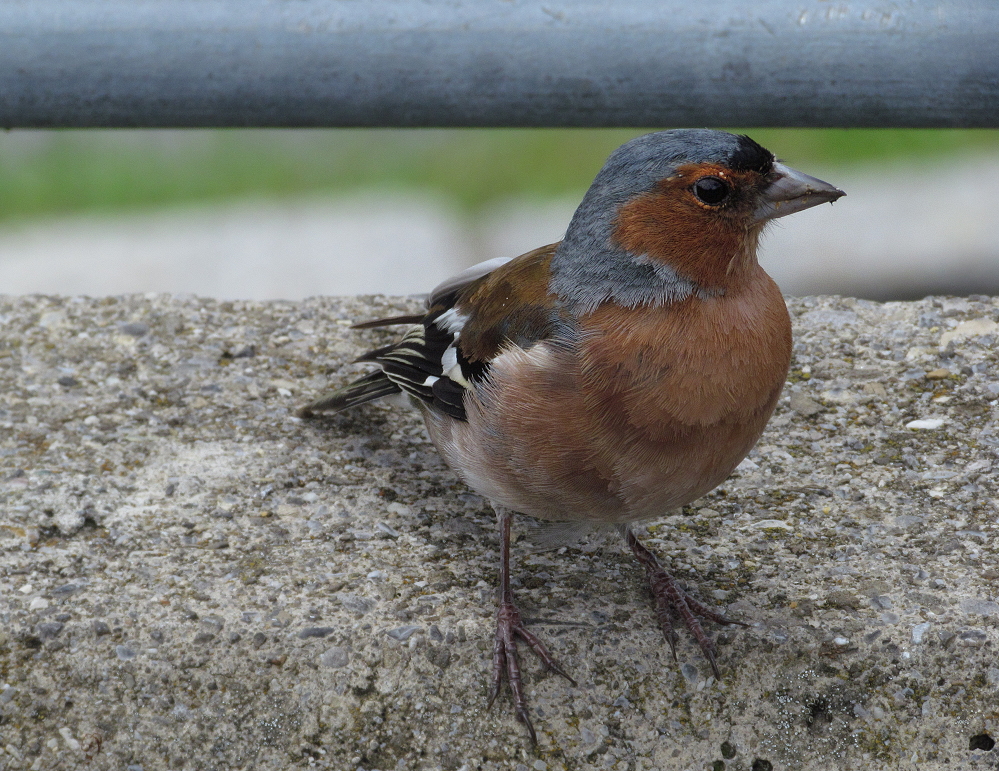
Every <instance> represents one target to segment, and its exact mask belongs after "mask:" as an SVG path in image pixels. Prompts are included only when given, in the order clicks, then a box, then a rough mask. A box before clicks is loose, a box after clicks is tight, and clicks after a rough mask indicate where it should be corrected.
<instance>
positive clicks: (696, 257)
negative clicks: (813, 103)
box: [553, 129, 844, 305]
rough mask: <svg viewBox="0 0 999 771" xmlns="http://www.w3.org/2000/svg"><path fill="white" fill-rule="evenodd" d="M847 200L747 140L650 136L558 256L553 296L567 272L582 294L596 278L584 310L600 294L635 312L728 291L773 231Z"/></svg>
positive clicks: (607, 177) (714, 134)
mask: <svg viewBox="0 0 999 771" xmlns="http://www.w3.org/2000/svg"><path fill="white" fill-rule="evenodd" d="M843 195H844V193H843V191H842V190H839V189H837V188H835V187H833V186H832V185H830V184H828V183H826V182H822V181H821V180H818V179H815V178H814V177H810V176H808V175H807V174H802V173H801V172H799V171H795V170H794V169H791V168H788V167H787V166H785V165H784V164H782V163H780V162H779V161H777V160H776V159H775V158H774V155H773V153H771V152H770V151H769V150H767V149H765V148H764V147H762V146H761V145H759V144H757V143H756V142H754V141H753V140H752V139H750V138H749V137H746V136H738V135H735V134H729V133H727V132H724V131H711V130H707V129H679V130H674V131H660V132H657V133H654V134H647V135H645V136H642V137H638V138H637V139H634V140H632V141H631V142H628V143H627V144H625V145H622V146H621V147H620V148H618V149H617V150H616V151H615V152H614V153H613V154H612V155H611V156H610V158H608V160H607V162H606V163H605V164H604V167H603V168H602V169H601V170H600V173H599V174H598V175H597V177H596V179H595V180H594V181H593V184H592V185H591V187H590V189H589V190H588V191H587V193H586V196H585V197H584V199H583V202H582V203H581V204H580V206H579V209H578V210H577V212H576V214H575V216H574V217H573V220H572V223H571V224H570V225H569V229H568V231H567V232H566V238H565V240H564V241H563V242H562V244H561V245H560V247H559V250H558V252H557V254H556V260H555V262H554V263H553V268H554V269H555V278H554V279H553V289H555V290H556V291H558V289H559V287H558V277H559V274H560V272H565V273H567V274H570V273H571V274H573V278H572V279H571V280H572V281H574V282H576V285H577V286H578V285H579V282H580V279H583V278H584V275H583V274H588V278H589V279H590V283H589V284H588V286H589V289H590V294H591V297H590V298H589V300H588V301H586V302H584V305H593V304H594V302H593V299H594V298H596V297H597V296H598V295H599V296H601V297H602V298H603V299H615V300H617V301H619V302H622V301H623V304H626V305H636V304H657V303H658V302H664V301H669V300H675V299H682V298H683V296H685V295H686V296H689V294H691V293H695V292H697V293H702V294H711V293H718V292H724V291H725V290H726V288H727V287H728V286H729V285H730V284H731V283H732V282H734V281H738V280H739V277H740V275H741V272H743V271H745V270H746V269H748V268H751V267H754V266H755V264H756V244H757V240H758V237H759V234H760V232H761V230H762V229H763V227H764V225H766V223H767V222H769V221H771V220H773V219H776V218H777V217H783V216H785V215H787V214H793V213H794V212H798V211H802V210H804V209H808V208H810V207H812V206H816V205H818V204H820V203H825V202H831V201H835V200H836V199H837V198H840V197H841V196H843ZM573 263H575V265H573ZM594 281H595V283H593V282H594ZM643 285H644V289H643V288H642V287H643ZM579 293H580V292H579V291H578V290H577V294H579ZM599 301H602V299H601V300H598V302H599Z"/></svg>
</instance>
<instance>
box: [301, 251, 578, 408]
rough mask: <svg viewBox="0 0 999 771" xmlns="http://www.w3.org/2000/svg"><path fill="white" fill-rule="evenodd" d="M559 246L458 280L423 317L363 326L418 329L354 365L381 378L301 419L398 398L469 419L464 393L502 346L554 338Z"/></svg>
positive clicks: (343, 392)
mask: <svg viewBox="0 0 999 771" xmlns="http://www.w3.org/2000/svg"><path fill="white" fill-rule="evenodd" d="M555 246H556V244H552V245H550V246H546V247H542V248H540V249H536V250H534V251H533V252H528V253H527V254H524V255H521V256H520V257H517V258H515V259H513V260H506V259H503V260H489V261H487V262H484V263H480V264H479V265H476V266H473V267H472V268H469V269H468V270H466V271H463V272H462V273H459V274H458V275H457V276H454V277H453V278H451V279H449V280H447V281H445V282H444V283H443V284H441V285H440V286H438V287H437V288H436V289H434V291H433V292H432V293H431V295H430V298H429V300H428V309H427V312H426V314H425V315H423V316H420V317H414V316H400V317H395V318H392V319H380V320H378V321H377V322H366V323H365V324H364V325H363V326H376V325H377V326H384V325H388V324H398V323H413V322H416V323H417V325H416V326H414V327H413V328H412V329H410V330H409V331H408V332H407V333H406V334H405V335H404V336H403V337H402V339H401V340H399V341H398V342H397V343H394V344H392V345H388V346H385V347H384V348H379V349H377V350H374V351H370V352H368V353H366V354H364V355H363V356H361V357H360V358H359V359H357V361H359V362H372V363H374V364H378V365H379V367H380V368H381V370H380V371H379V372H375V373H372V374H370V375H366V376H365V377H363V378H361V379H360V380H357V381H355V382H354V383H351V384H350V385H347V386H345V387H344V388H341V389H340V390H338V391H335V392H333V393H331V394H328V395H326V396H324V397H322V398H320V399H318V400H316V401H315V402H313V403H312V404H310V405H308V406H307V407H306V408H305V409H304V410H302V412H301V414H303V415H310V414H312V413H314V412H321V411H339V410H343V409H347V408H348V407H353V406H354V405H356V404H360V403H363V402H365V401H370V400H372V399H376V398H378V397H380V396H384V395H386V394H389V393H398V392H400V391H401V392H404V393H407V394H410V395H411V396H414V397H416V398H417V399H419V400H421V401H422V402H424V403H425V404H427V405H429V406H430V407H432V408H433V409H436V410H438V411H440V412H443V413H444V414H447V415H450V416H451V417H453V418H456V419H458V420H464V419H465V408H464V397H465V393H466V391H467V390H469V389H471V388H473V383H475V382H476V381H479V380H482V379H483V378H485V376H486V375H487V373H488V370H489V363H490V361H491V359H492V358H493V357H495V356H496V355H498V354H499V352H500V350H501V349H502V347H503V346H505V345H509V344H513V345H517V346H521V347H524V348H528V347H530V346H531V345H532V344H534V343H535V342H537V341H539V340H543V339H548V338H550V337H552V336H553V335H554V334H555V333H556V332H557V330H558V328H559V320H558V311H557V308H556V307H555V305H554V303H553V301H552V298H551V297H550V296H549V294H548V278H549V264H550V262H551V256H552V254H553V253H554V251H555Z"/></svg>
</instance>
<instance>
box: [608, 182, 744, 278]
mask: <svg viewBox="0 0 999 771" xmlns="http://www.w3.org/2000/svg"><path fill="white" fill-rule="evenodd" d="M614 238H615V240H616V241H617V242H618V243H619V244H620V245H621V246H622V247H623V248H625V249H627V250H628V251H629V252H632V253H633V254H640V255H645V256H647V257H650V258H652V259H654V260H657V261H660V262H664V263H666V264H667V265H669V266H670V267H671V268H673V269H674V270H676V272H677V273H679V274H680V275H681V276H683V277H685V278H689V279H691V280H692V281H695V282H697V283H698V284H700V285H701V286H708V287H711V286H723V285H724V284H726V283H727V273H728V269H729V263H730V262H731V261H732V258H733V257H734V256H735V255H736V254H738V253H739V252H740V251H742V248H743V241H744V238H745V232H744V231H743V230H741V229H740V228H738V227H733V223H732V222H731V221H730V220H728V219H725V218H722V217H719V216H718V214H717V213H716V212H713V211H709V210H705V209H702V208H701V207H700V206H698V205H697V204H696V203H694V202H692V201H691V202H689V203H688V202H686V201H676V200H675V198H674V196H671V195H668V194H664V193H660V192H654V193H648V194H646V195H642V196H639V197H638V198H635V199H633V200H631V201H629V202H628V203H626V204H625V205H624V206H622V207H621V209H620V210H619V213H618V219H617V227H616V229H615V231H614Z"/></svg>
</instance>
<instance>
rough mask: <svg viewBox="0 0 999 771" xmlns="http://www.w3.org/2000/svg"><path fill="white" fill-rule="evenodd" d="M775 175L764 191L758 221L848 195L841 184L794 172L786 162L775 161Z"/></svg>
mask: <svg viewBox="0 0 999 771" xmlns="http://www.w3.org/2000/svg"><path fill="white" fill-rule="evenodd" d="M772 176H773V177H774V181H773V182H771V183H770V185H769V186H768V187H766V188H765V189H764V190H763V194H762V200H761V201H760V205H759V206H757V207H756V211H755V212H754V216H753V219H754V221H755V222H763V221H764V220H773V219H777V218H778V217H786V216H787V215H788V214H794V213H795V212H799V211H804V210H805V209H811V208H812V207H813V206H818V205H819V204H820V203H826V202H828V203H832V202H833V201H835V200H836V199H837V198H842V197H843V196H844V195H846V193H844V192H843V191H842V190H840V189H839V188H838V187H833V186H832V185H830V184H829V183H828V182H823V181H822V180H821V179H816V178H815V177H810V176H808V175H807V174H802V173H801V172H800V171H795V170H794V169H792V168H789V167H788V166H785V165H784V164H783V163H774V170H773V172H772Z"/></svg>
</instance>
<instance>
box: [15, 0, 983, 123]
mask: <svg viewBox="0 0 999 771" xmlns="http://www.w3.org/2000/svg"><path fill="white" fill-rule="evenodd" d="M668 125H691V126H698V125H713V126H718V125H742V126H927V127H930V126H932V127H947V126H965V127H999V2H996V0H978V1H977V2H975V1H973V0H952V1H950V2H947V1H944V0H936V1H932V0H926V1H924V0H897V1H895V2H890V1H888V0H868V1H867V2H853V1H851V0H801V1H800V2H789V1H788V0H703V1H702V2H692V1H691V0H680V1H677V0H668V1H664V0H642V1H636V0H599V2H597V1H594V0H532V1H531V2H526V1H525V0H450V1H449V2H448V1H445V0H434V1H431V0H3V2H2V3H0V126H5V127H57V126H67V127H83V126H147V127H153V126H668Z"/></svg>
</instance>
